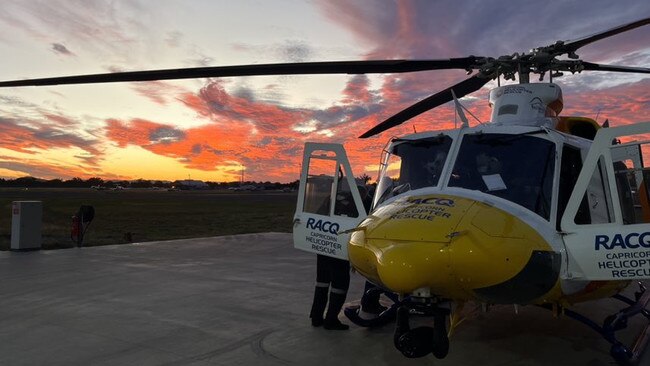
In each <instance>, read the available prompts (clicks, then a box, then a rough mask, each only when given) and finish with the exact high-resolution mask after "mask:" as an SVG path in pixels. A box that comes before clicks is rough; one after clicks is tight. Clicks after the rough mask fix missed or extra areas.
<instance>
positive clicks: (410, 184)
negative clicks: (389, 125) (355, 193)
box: [373, 135, 452, 206]
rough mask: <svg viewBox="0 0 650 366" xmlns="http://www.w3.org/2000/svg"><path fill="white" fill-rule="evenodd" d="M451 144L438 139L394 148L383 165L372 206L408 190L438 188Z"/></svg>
mask: <svg viewBox="0 0 650 366" xmlns="http://www.w3.org/2000/svg"><path fill="white" fill-rule="evenodd" d="M451 142H452V139H451V137H449V136H446V135H440V136H436V137H432V138H427V139H420V140H405V141H403V142H400V143H397V144H396V145H394V147H393V148H392V150H391V151H390V153H389V154H388V156H387V157H386V159H385V161H384V162H383V168H382V171H381V173H380V177H379V185H378V186H377V194H376V198H375V203H374V205H373V206H376V205H377V204H379V203H381V202H383V201H385V200H387V199H388V198H390V197H393V196H396V195H398V194H400V193H404V192H406V191H409V190H413V189H418V188H423V187H434V186H436V185H438V183H439V182H440V175H441V173H442V170H443V167H444V166H445V162H446V161H447V156H448V155H449V148H450V147H451Z"/></svg>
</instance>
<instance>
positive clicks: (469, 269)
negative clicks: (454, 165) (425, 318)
mask: <svg viewBox="0 0 650 366" xmlns="http://www.w3.org/2000/svg"><path fill="white" fill-rule="evenodd" d="M348 254H349V256H350V263H351V264H352V266H353V267H354V268H355V269H356V270H358V271H359V272H360V273H361V274H363V275H364V276H366V277H368V278H369V279H371V280H372V281H373V282H376V283H378V284H380V285H382V286H384V287H385V288H387V289H389V290H391V291H394V292H397V293H401V294H411V293H414V292H416V291H418V292H419V291H421V290H422V289H425V290H426V291H427V292H430V293H431V294H435V295H438V296H442V297H446V298H452V299H457V300H462V299H465V300H481V301H487V302H491V303H502V302H504V303H512V302H519V303H527V302H530V301H532V300H533V299H537V298H539V297H540V296H543V295H544V294H546V293H547V292H548V291H549V290H551V289H552V288H553V287H554V286H556V284H557V280H558V276H559V268H560V260H559V258H560V257H559V254H558V253H555V252H553V251H552V250H551V248H550V246H549V245H548V244H547V243H546V241H544V240H543V238H542V237H541V236H540V235H539V234H538V233H537V232H536V231H535V230H534V229H532V228H531V227H530V226H529V225H527V224H526V223H525V222H523V221H522V220H520V219H519V218H517V217H516V216H514V215H512V214H509V213H507V212H505V211H503V210H501V209H498V208H496V207H493V206H491V205H487V204H485V203H482V202H478V201H475V200H472V199H468V198H463V197H455V196H447V195H428V196H412V197H405V198H401V199H398V200H396V201H394V202H392V203H390V204H388V205H386V206H383V207H381V208H379V209H377V210H376V211H375V212H373V213H372V215H371V216H369V217H368V218H367V219H366V220H364V221H363V222H362V223H361V225H360V226H359V228H358V229H357V230H356V231H355V232H353V233H352V235H351V237H350V243H349V245H348ZM513 296H514V299H513Z"/></svg>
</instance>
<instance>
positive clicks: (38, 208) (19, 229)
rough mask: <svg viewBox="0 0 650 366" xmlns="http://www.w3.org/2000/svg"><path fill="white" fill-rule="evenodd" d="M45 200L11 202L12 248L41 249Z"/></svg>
mask: <svg viewBox="0 0 650 366" xmlns="http://www.w3.org/2000/svg"><path fill="white" fill-rule="evenodd" d="M42 221H43V202H41V201H14V202H12V204H11V248H10V249H11V250H37V249H41V244H42V242H43V238H42V236H41V227H42V226H43V225H42Z"/></svg>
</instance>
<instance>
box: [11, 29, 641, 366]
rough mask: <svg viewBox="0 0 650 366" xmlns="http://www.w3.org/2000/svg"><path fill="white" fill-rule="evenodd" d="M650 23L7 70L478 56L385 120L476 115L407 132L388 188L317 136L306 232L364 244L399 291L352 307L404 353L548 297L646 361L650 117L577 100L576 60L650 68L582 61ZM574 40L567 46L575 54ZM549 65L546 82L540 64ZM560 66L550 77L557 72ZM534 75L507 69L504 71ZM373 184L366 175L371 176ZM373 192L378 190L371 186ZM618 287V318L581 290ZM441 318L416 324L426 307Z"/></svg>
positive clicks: (336, 245)
mask: <svg viewBox="0 0 650 366" xmlns="http://www.w3.org/2000/svg"><path fill="white" fill-rule="evenodd" d="M648 24H650V18H645V19H641V20H639V21H636V22H632V23H629V24H625V25H622V26H619V27H615V28H612V29H609V30H607V31H604V32H600V33H597V34H594V35H591V36H587V37H584V38H580V39H577V40H573V41H566V42H565V41H558V42H556V43H554V44H551V45H548V46H544V47H538V48H534V49H532V50H530V51H529V52H523V53H514V54H512V55H506V56H500V57H497V58H493V57H483V56H468V57H461V58H450V59H437V60H367V61H334V62H305V63H281V64H253V65H238V66H220V67H199V68H182V69H166V70H147V71H130V72H115V73H107V74H93V75H77V76H64V77H54V78H42V79H27V80H13V81H3V82H0V87H23V86H45V85H59V84H82V83H107V82H135V81H153V80H169V79H188V78H204V77H237V76H253V75H299V74H370V73H381V74H384V73H408V72H418V71H428V70H449V69H455V70H462V71H465V72H467V73H468V74H472V73H473V75H472V76H470V77H469V78H467V79H465V80H463V81H461V82H459V83H457V84H455V85H453V86H450V87H448V88H446V89H444V90H442V91H440V92H438V93H435V94H433V95H431V96H430V97H427V98H425V99H423V100H421V101H419V102H417V103H415V104H414V105H412V106H410V107H408V108H406V109H404V110H402V111H401V112H399V113H397V114H395V115H393V116H392V117H390V118H388V119H386V120H385V121H383V122H381V123H380V124H378V125H377V126H375V127H373V128H372V129H370V130H369V131H367V132H365V133H364V134H362V135H361V136H360V137H361V138H369V137H373V136H375V135H378V134H380V133H382V132H384V131H386V130H388V129H390V128H392V127H395V126H398V125H400V124H402V123H404V122H406V121H408V120H409V119H411V118H413V117H415V116H417V115H419V114H422V113H424V112H426V111H429V110H431V109H434V108H436V107H438V106H440V105H443V104H445V103H448V102H454V105H455V108H456V112H457V114H458V116H459V118H460V119H461V120H462V124H461V126H460V128H455V129H451V130H441V131H426V132H419V133H414V134H410V135H406V136H400V137H395V138H391V139H390V141H389V142H388V144H387V145H386V147H385V148H384V149H383V151H382V154H381V164H380V169H379V175H378V178H377V185H376V189H375V191H374V194H372V195H370V193H369V192H368V191H365V192H364V189H361V190H360V189H359V187H357V182H356V180H355V178H354V177H355V176H354V174H353V172H352V169H351V167H350V163H349V161H348V158H347V155H346V152H345V149H344V148H343V146H342V145H340V144H332V143H315V142H310V143H306V145H305V149H304V153H303V163H302V170H301V174H300V186H299V190H298V199H297V206H296V214H295V216H294V230H293V237H294V246H295V247H296V248H298V249H301V250H305V251H308V252H312V253H318V254H323V255H327V256H331V257H336V258H342V259H348V260H349V261H350V263H351V265H352V267H353V268H354V270H355V271H356V272H358V273H360V274H361V275H362V276H364V277H365V278H367V279H368V280H369V281H370V282H372V283H373V284H375V285H376V289H372V290H369V291H382V292H385V293H386V294H387V296H388V297H389V298H391V299H393V300H394V304H393V305H391V306H390V308H388V309H386V310H385V311H383V312H382V313H381V314H379V315H378V316H377V317H376V319H371V320H367V319H363V318H361V317H360V316H359V313H358V311H360V310H361V309H349V310H350V311H349V312H348V309H346V315H348V317H349V318H350V319H352V320H353V321H355V322H356V323H358V324H359V325H362V326H377V325H381V324H385V323H386V322H388V321H390V320H392V319H395V320H396V326H395V333H394V344H395V347H396V348H397V350H399V351H400V352H401V353H402V354H403V355H404V356H406V357H410V358H415V357H423V356H427V355H429V354H433V355H434V356H435V357H437V358H444V357H445V356H446V355H447V354H448V352H449V343H450V340H449V331H450V330H453V329H454V328H455V327H456V326H457V325H458V323H459V322H460V321H461V316H462V309H463V307H464V306H465V305H466V304H469V303H478V304H481V306H482V307H485V308H487V307H489V306H491V305H498V304H513V305H517V306H518V305H537V306H540V307H543V308H546V309H549V310H550V311H552V313H553V314H555V315H562V314H564V315H566V316H569V317H571V318H574V319H576V320H579V321H581V322H583V323H585V324H587V325H588V326H589V327H591V328H592V329H594V330H595V331H597V332H598V333H600V334H601V335H602V336H603V337H604V339H605V340H607V341H608V342H609V343H610V344H611V350H610V353H611V355H612V357H613V358H614V359H615V360H616V361H617V362H618V363H620V364H629V363H634V362H636V361H637V360H638V359H639V357H640V355H641V353H642V352H643V349H644V347H645V344H646V343H647V341H648V339H650V311H649V310H648V309H647V305H648V303H649V302H650V291H646V289H645V287H644V286H643V284H642V283H641V282H639V285H638V290H637V291H636V292H635V293H634V298H629V297H627V296H624V295H622V294H621V291H623V290H624V289H626V288H627V287H628V286H629V285H630V284H631V283H632V282H634V281H640V280H645V279H650V196H649V195H648V186H647V184H646V181H647V180H648V178H650V177H649V176H648V174H650V170H648V168H647V167H646V166H645V164H644V162H645V161H647V160H648V159H649V158H650V157H648V151H649V150H648V148H649V147H650V146H649V144H650V140H648V139H647V134H649V133H650V122H641V123H636V124H631V125H625V126H620V127H608V126H607V125H606V124H605V126H601V125H599V124H598V123H597V122H596V121H595V120H593V119H591V118H587V117H579V116H563V115H561V112H562V109H563V98H562V90H561V88H560V86H559V85H558V84H555V83H553V78H558V77H560V76H562V74H563V73H567V72H568V73H572V74H573V73H581V72H583V71H607V72H625V73H645V74H647V73H650V68H642V67H627V66H615V65H604V64H596V63H591V62H587V61H582V60H580V58H579V57H578V55H577V53H576V52H577V51H578V50H579V49H580V48H581V47H583V46H585V45H588V44H591V43H593V42H596V41H599V40H602V39H605V38H608V37H611V36H614V35H617V34H619V33H622V32H627V31H631V30H633V29H635V28H638V27H641V26H645V25H648ZM563 56H566V58H561V57H563ZM531 74H536V75H539V79H540V80H539V81H540V82H538V83H531V82H530V75H531ZM545 75H548V76H549V82H542V81H543V78H544V76H545ZM502 78H503V79H504V80H512V81H515V80H516V81H518V84H510V85H503V86H501V85H500V82H501V79H502ZM492 80H497V82H498V86H497V87H496V88H494V89H492V90H491V91H490V93H489V104H490V106H491V108H492V114H491V117H490V122H489V123H484V124H479V125H477V126H474V127H470V126H469V121H468V120H467V118H466V116H465V108H464V107H463V106H462V105H461V103H460V99H461V98H463V97H464V96H466V95H468V94H470V93H473V92H475V91H478V90H479V89H481V88H482V87H484V86H485V85H486V84H487V83H488V82H490V81H492ZM362 188H363V187H362ZM362 193H363V195H362ZM610 297H612V298H614V299H617V300H619V301H621V302H622V303H623V304H624V306H625V307H624V308H622V309H621V310H620V311H619V312H617V313H616V314H612V315H611V316H609V317H607V318H606V319H605V320H604V322H603V325H599V324H598V323H596V322H594V321H592V320H589V319H586V318H585V317H583V316H581V315H580V314H578V313H576V312H574V311H572V310H571V306H572V305H573V304H576V303H579V302H584V301H589V300H596V299H603V298H610ZM413 316H423V317H432V318H433V327H430V326H420V327H415V328H412V327H411V324H410V318H411V317H413ZM634 316H640V317H644V318H645V319H646V320H647V321H648V325H646V327H645V328H644V330H643V331H642V333H641V334H640V335H639V337H638V339H637V341H636V342H635V343H634V345H632V346H631V347H628V346H626V345H624V344H623V343H622V342H621V341H619V339H618V338H617V337H616V332H617V331H620V330H622V329H624V328H626V326H627V324H628V319H631V318H632V317H634Z"/></svg>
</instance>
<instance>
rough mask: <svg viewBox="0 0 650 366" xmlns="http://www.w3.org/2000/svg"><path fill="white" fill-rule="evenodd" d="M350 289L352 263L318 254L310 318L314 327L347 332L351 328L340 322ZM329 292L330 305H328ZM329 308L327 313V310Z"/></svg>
mask: <svg viewBox="0 0 650 366" xmlns="http://www.w3.org/2000/svg"><path fill="white" fill-rule="evenodd" d="M349 287H350V262H348V261H346V260H343V259H338V258H333V257H328V256H325V255H320V254H318V255H317V256H316V288H315V290H314V302H313V304H312V307H311V312H310V314H309V317H310V318H311V325H312V326H314V327H319V326H321V325H322V326H323V327H324V328H325V329H329V330H347V329H349V328H350V327H349V326H348V325H346V324H343V323H341V322H340V321H339V312H340V311H341V309H342V308H343V304H344V303H345V297H346V296H347V293H348V288H349ZM328 292H329V305H328ZM326 307H327V313H326V314H325V316H324V317H323V313H325V308H326Z"/></svg>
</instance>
